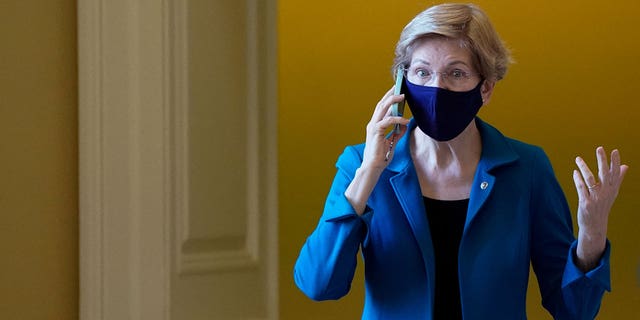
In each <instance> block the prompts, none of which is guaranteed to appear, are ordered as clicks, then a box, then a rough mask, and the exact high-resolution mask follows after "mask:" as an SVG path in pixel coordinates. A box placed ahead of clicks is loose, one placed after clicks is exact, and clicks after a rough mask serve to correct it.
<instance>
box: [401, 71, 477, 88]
mask: <svg viewBox="0 0 640 320" xmlns="http://www.w3.org/2000/svg"><path fill="white" fill-rule="evenodd" d="M405 76H406V77H407V79H408V80H409V81H410V82H411V83H413V84H417V85H422V86H424V85H428V84H430V83H431V82H432V81H434V80H435V79H436V78H440V81H442V82H445V83H447V84H449V85H451V86H455V87H459V86H464V85H466V84H467V83H469V82H470V80H472V78H475V77H476V76H479V74H477V73H473V72H470V71H466V70H463V69H460V68H454V69H451V70H447V71H444V72H437V71H431V70H429V69H427V68H425V67H423V66H418V67H410V68H408V69H405Z"/></svg>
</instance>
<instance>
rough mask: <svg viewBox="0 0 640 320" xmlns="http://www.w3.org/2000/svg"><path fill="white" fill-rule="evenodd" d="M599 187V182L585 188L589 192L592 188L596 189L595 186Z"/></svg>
mask: <svg viewBox="0 0 640 320" xmlns="http://www.w3.org/2000/svg"><path fill="white" fill-rule="evenodd" d="M599 185H600V182H596V183H594V184H593V185H592V186H587V188H588V189H589V190H591V189H593V188H595V187H597V186H599Z"/></svg>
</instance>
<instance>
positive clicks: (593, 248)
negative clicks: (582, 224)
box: [576, 230, 607, 272]
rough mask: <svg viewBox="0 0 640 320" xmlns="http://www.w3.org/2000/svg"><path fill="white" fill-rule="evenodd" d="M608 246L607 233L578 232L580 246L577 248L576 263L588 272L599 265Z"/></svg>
mask: <svg viewBox="0 0 640 320" xmlns="http://www.w3.org/2000/svg"><path fill="white" fill-rule="evenodd" d="M606 246H607V238H606V232H605V233H600V232H598V233H589V232H585V231H583V230H581V231H579V232H578V246H577V248H576V258H577V261H576V264H577V265H578V267H579V268H580V269H581V270H582V271H584V272H587V271H589V270H592V269H593V268H595V267H596V266H597V265H598V262H599V261H600V259H601V258H602V254H603V253H604V250H605V249H606Z"/></svg>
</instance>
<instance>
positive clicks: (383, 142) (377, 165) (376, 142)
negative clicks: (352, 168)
mask: <svg viewBox="0 0 640 320" xmlns="http://www.w3.org/2000/svg"><path fill="white" fill-rule="evenodd" d="M393 89H394V88H391V90H389V91H387V93H386V94H385V95H384V97H382V99H381V100H380V102H378V105H377V106H376V109H375V110H374V111H373V116H372V117H371V121H369V123H368V124H367V140H366V144H365V147H364V155H363V159H362V164H361V165H360V168H359V169H358V170H356V173H355V176H354V178H353V180H352V181H351V183H350V184H349V187H347V190H346V191H345V192H344V195H345V196H346V197H347V199H348V200H349V202H350V203H351V205H352V206H353V208H354V209H355V211H356V212H357V213H358V214H362V213H363V212H364V210H365V208H366V205H367V200H369V196H370V195H371V192H372V191H373V188H374V187H375V185H376V183H378V178H379V177H380V174H381V173H382V170H384V168H386V167H387V165H388V164H389V163H390V162H391V159H393V154H394V147H395V145H394V144H395V143H396V142H397V141H398V140H400V138H401V137H402V136H403V135H404V134H405V133H406V132H407V124H408V123H409V119H405V118H403V117H395V116H391V106H392V105H393V104H394V103H400V102H402V100H404V95H393V92H394V90H393ZM396 124H399V125H400V131H399V132H398V133H392V134H391V135H389V137H388V138H387V134H386V133H387V132H389V131H391V130H392V129H393V128H394V126H395V125H396Z"/></svg>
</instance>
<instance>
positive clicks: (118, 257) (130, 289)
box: [78, 0, 278, 320]
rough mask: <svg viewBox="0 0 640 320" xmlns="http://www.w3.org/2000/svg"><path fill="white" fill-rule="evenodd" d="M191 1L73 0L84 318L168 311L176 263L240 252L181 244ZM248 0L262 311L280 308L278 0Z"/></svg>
mask: <svg viewBox="0 0 640 320" xmlns="http://www.w3.org/2000/svg"><path fill="white" fill-rule="evenodd" d="M185 1H186V0H175V1H172V0H155V1H154V0H79V1H78V50H79V53H78V64H79V148H80V150H79V157H80V158H79V183H80V191H79V192H80V203H79V207H80V218H79V219H80V319H82V320H111V319H119V320H120V319H153V320H158V319H164V320H171V310H170V308H171V307H170V306H171V285H172V273H175V272H180V269H181V268H183V267H184V265H182V263H184V262H185V261H188V262H189V263H191V264H190V265H189V266H190V267H191V268H195V269H196V270H198V269H200V270H202V269H203V268H204V269H206V268H208V267H209V266H210V265H211V264H214V265H215V264H222V265H224V264H225V263H232V264H233V263H234V261H235V260H234V259H237V257H233V256H232V257H231V258H230V259H231V260H229V261H224V260H222V261H218V260H215V259H219V258H220V257H219V256H211V255H210V256H208V258H205V260H204V262H203V263H204V264H200V265H199V264H198V262H197V261H196V262H195V264H193V261H192V260H185V258H184V257H182V258H180V257H181V256H183V255H181V254H180V252H176V250H178V251H179V249H176V248H177V247H179V244H176V242H177V241H181V239H179V237H178V236H177V234H179V233H180V228H181V226H180V221H179V220H180V219H179V217H178V216H179V214H180V210H181V208H183V207H184V202H185V201H186V200H185V196H186V195H185V192H184V190H182V189H181V187H180V186H181V185H183V184H181V183H180V181H181V179H184V177H183V176H181V172H183V171H184V170H182V169H181V166H182V165H187V164H186V163H183V160H181V159H184V157H183V152H184V150H183V149H184V146H183V145H182V143H181V142H182V141H183V140H182V139H183V138H184V130H185V128H184V125H183V124H184V122H182V123H181V122H180V117H181V114H183V113H184V108H186V105H185V104H184V101H185V99H188V97H185V95H186V92H187V90H186V88H184V86H185V84H184V82H183V81H180V77H181V72H182V71H181V70H182V69H184V67H185V61H184V60H183V59H185V57H184V55H182V54H181V47H180V46H181V45H183V44H184V42H185V41H186V39H184V37H185V36H184V24H185V21H183V19H185V15H184V7H185ZM246 1H247V7H248V8H249V12H248V14H249V15H252V14H253V15H256V17H255V18H256V19H254V21H255V24H254V25H251V26H249V32H248V37H249V39H248V41H254V44H255V45H254V46H253V47H252V45H249V47H252V48H253V49H255V50H257V52H256V53H255V55H254V56H253V57H255V59H254V60H255V61H254V62H255V63H256V64H258V66H259V68H258V70H260V76H259V77H258V79H257V81H256V82H255V83H254V84H253V85H255V86H256V87H255V88H251V90H250V92H249V95H251V92H253V93H255V96H249V97H248V98H247V100H248V103H253V104H255V106H254V107H255V108H258V109H260V110H261V111H260V113H259V116H258V118H256V119H253V120H255V121H257V122H259V123H260V124H261V125H260V126H258V127H259V128H261V129H260V131H259V132H256V134H257V135H259V136H260V137H262V138H261V139H260V140H259V141H257V142H256V143H258V144H259V145H256V146H255V147H256V148H259V150H263V151H261V153H260V154H259V155H258V156H260V161H261V164H260V165H259V166H256V167H255V168H257V169H258V172H254V173H255V175H256V177H254V178H255V179H257V180H256V181H259V184H258V185H259V186H258V188H263V190H261V192H262V193H261V196H260V199H262V200H263V201H264V203H261V204H260V208H261V209H260V210H261V211H260V212H259V214H260V215H261V216H260V221H261V223H262V224H265V225H266V227H264V229H261V230H266V231H264V232H265V233H266V236H265V238H264V239H266V244H263V245H264V247H266V249H264V250H265V252H261V253H260V256H261V257H263V258H262V259H264V260H263V261H262V262H261V263H264V264H265V265H266V268H267V273H268V280H267V288H266V292H267V293H268V294H267V296H268V299H269V302H268V308H267V311H266V313H267V314H266V315H265V317H266V319H277V318H278V277H277V274H278V265H277V264H278V245H277V232H278V230H277V158H276V157H277V136H276V134H277V127H276V126H277V123H276V120H277V113H276V108H277V97H276V92H277V88H276V83H277V69H276V60H277V58H276V4H275V2H276V1H275V0H267V1H262V0H246ZM253 37H255V39H251V38H253ZM182 80H184V79H182ZM254 124H255V123H254ZM249 130H252V129H249ZM250 172H251V171H250ZM254 207H255V206H254ZM248 236H250V237H253V236H255V235H254V234H251V235H248ZM253 249H255V248H248V250H250V251H251V250H253ZM176 257H178V258H177V259H176ZM211 259H214V260H213V261H212V260H211Z"/></svg>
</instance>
